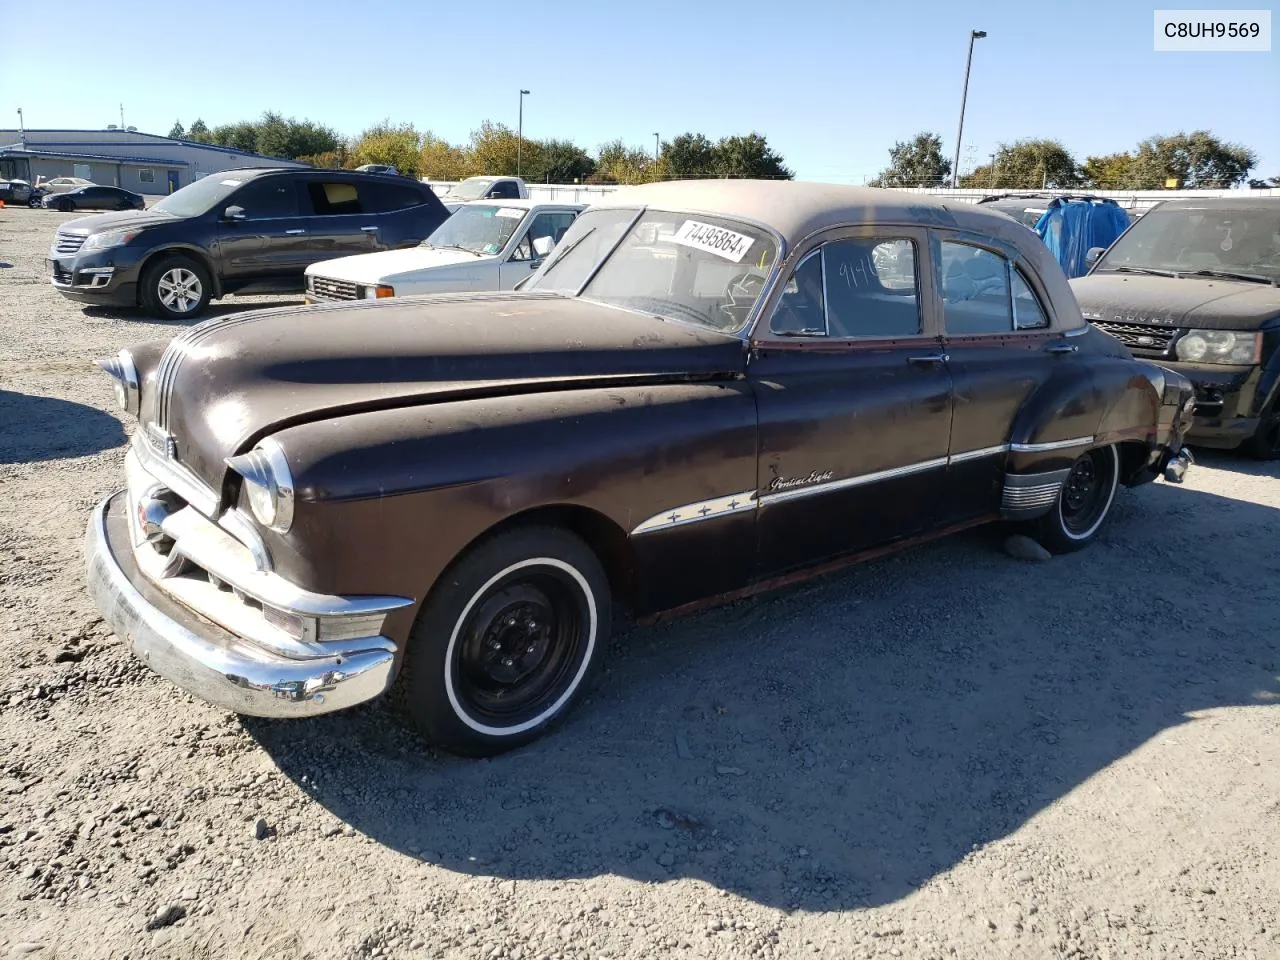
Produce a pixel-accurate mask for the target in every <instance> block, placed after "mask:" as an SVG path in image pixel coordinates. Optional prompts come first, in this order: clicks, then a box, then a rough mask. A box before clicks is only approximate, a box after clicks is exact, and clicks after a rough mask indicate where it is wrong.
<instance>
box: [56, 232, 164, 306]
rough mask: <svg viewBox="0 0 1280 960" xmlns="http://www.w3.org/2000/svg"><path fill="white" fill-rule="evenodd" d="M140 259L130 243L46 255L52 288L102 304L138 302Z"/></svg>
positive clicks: (127, 304) (70, 297)
mask: <svg viewBox="0 0 1280 960" xmlns="http://www.w3.org/2000/svg"><path fill="white" fill-rule="evenodd" d="M51 253H52V251H51ZM139 263H140V260H139V256H138V254H137V252H136V251H134V250H133V249H132V248H131V247H129V246H127V245H126V246H122V247H114V248H112V249H108V250H102V251H98V250H94V251H92V252H89V253H74V254H71V255H69V256H61V257H59V256H56V255H53V256H50V257H47V258H46V259H45V266H46V267H47V269H48V275H49V283H50V284H52V286H53V289H55V290H57V291H58V292H59V293H60V294H62V295H63V296H64V297H66V298H67V299H68V300H75V301H76V302H77V303H90V304H97V305H98V306H103V307H134V306H137V304H138V266H139Z"/></svg>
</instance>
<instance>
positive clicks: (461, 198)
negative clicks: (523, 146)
mask: <svg viewBox="0 0 1280 960" xmlns="http://www.w3.org/2000/svg"><path fill="white" fill-rule="evenodd" d="M433 189H434V188H433ZM437 196H439V197H440V202H441V203H443V204H444V205H445V208H446V209H447V210H448V211H449V212H450V213H453V212H454V211H455V210H457V209H458V207H459V206H461V205H462V204H464V203H467V202H468V201H471V200H528V199H529V187H528V185H526V184H525V182H524V181H523V180H522V179H521V178H520V177H467V179H465V180H461V181H459V182H458V183H455V184H454V185H453V186H452V187H450V188H449V189H448V190H446V191H445V192H444V193H441V194H437Z"/></svg>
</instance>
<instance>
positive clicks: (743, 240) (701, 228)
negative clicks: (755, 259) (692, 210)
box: [668, 220, 753, 263]
mask: <svg viewBox="0 0 1280 960" xmlns="http://www.w3.org/2000/svg"><path fill="white" fill-rule="evenodd" d="M668 239H670V240H671V242H672V243H678V244H680V245H681V246H682V247H693V248H694V249H695V250H705V251H706V252H707V253H713V254H715V255H716V256H717V257H724V258H725V259H726V260H732V261H733V262H734V263H741V262H742V258H743V257H745V256H746V255H747V251H748V250H750V249H751V244H752V242H753V241H752V238H751V237H748V236H747V235H746V234H742V233H734V232H733V231H732V230H726V229H725V228H724V227H714V226H712V225H711V224H709V223H702V222H701V221H699V220H686V221H685V222H684V223H682V224H680V229H679V230H677V231H676V232H675V233H673V234H672V235H671V236H670V237H669V238H668Z"/></svg>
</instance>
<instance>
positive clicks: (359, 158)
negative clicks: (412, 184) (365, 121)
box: [350, 120, 422, 178]
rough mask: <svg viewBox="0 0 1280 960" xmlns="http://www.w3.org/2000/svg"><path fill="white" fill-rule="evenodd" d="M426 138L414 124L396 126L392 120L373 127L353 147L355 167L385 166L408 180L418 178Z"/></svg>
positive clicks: (352, 159)
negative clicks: (375, 164) (423, 137)
mask: <svg viewBox="0 0 1280 960" xmlns="http://www.w3.org/2000/svg"><path fill="white" fill-rule="evenodd" d="M421 151H422V137H421V136H419V134H418V131H417V130H415V129H414V127H413V124H411V123H402V124H398V125H395V126H392V124H391V122H390V121H389V120H383V121H382V122H381V123H379V124H375V125H374V126H372V127H370V128H369V129H368V130H366V131H365V132H364V133H362V134H360V136H358V137H357V138H356V140H355V142H354V143H353V144H351V157H350V159H351V162H352V165H353V166H361V165H363V164H366V163H385V164H390V165H391V166H393V167H395V168H396V169H397V170H398V171H400V172H401V173H403V174H404V175H405V176H407V177H415V178H416V177H417V176H418V161H419V158H420V155H421Z"/></svg>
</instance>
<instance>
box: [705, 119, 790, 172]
mask: <svg viewBox="0 0 1280 960" xmlns="http://www.w3.org/2000/svg"><path fill="white" fill-rule="evenodd" d="M715 172H716V174H717V175H718V176H721V177H750V178H753V179H761V180H793V179H795V174H794V173H793V172H792V171H791V170H789V169H788V168H787V166H786V165H785V164H784V163H783V162H782V157H780V156H779V155H778V154H777V153H775V152H774V151H773V148H772V147H770V146H769V141H767V140H766V139H765V138H764V137H763V136H761V135H760V134H758V133H756V132H755V131H754V130H753V131H752V132H751V133H749V134H747V135H746V136H745V137H724V138H723V139H721V140H720V142H719V143H717V144H716V147H715Z"/></svg>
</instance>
